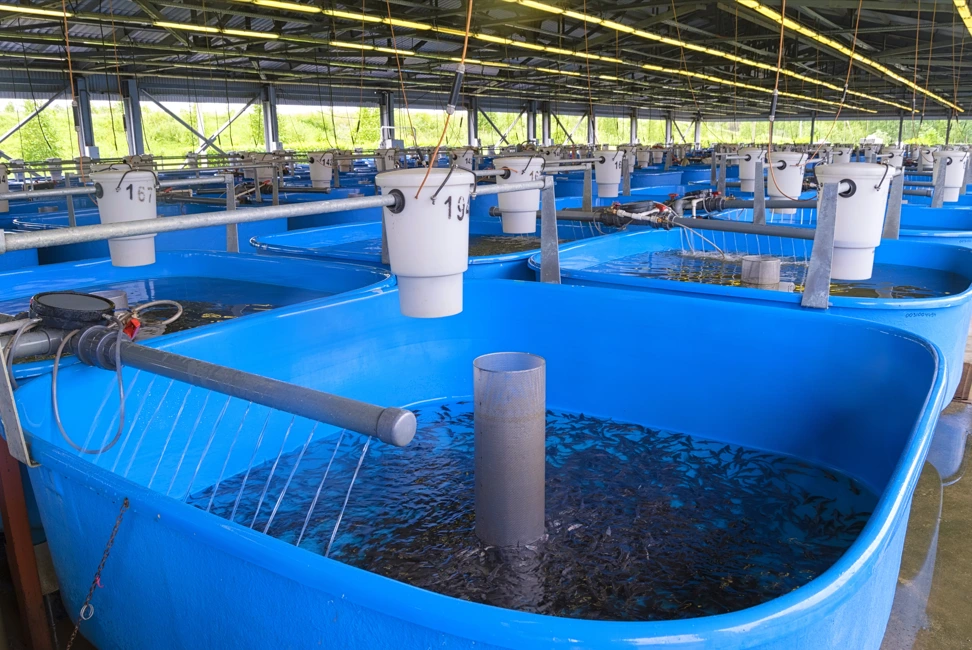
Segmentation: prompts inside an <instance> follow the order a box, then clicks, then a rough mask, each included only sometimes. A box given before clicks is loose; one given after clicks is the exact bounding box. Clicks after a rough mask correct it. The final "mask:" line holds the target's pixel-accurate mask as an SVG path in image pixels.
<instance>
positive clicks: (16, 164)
mask: <svg viewBox="0 0 972 650" xmlns="http://www.w3.org/2000/svg"><path fill="white" fill-rule="evenodd" d="M9 170H10V171H8V172H7V173H8V174H10V175H12V176H13V177H14V180H16V181H17V182H19V183H23V182H24V174H26V169H25V167H24V160H23V158H14V159H13V160H11V161H10V166H9Z"/></svg>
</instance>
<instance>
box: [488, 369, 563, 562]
mask: <svg viewBox="0 0 972 650" xmlns="http://www.w3.org/2000/svg"><path fill="white" fill-rule="evenodd" d="M473 401H474V405H475V406H474V432H475V468H476V469H475V502H476V536H477V537H479V539H480V540H482V541H483V543H485V544H487V545H490V546H501V547H502V546H507V547H509V546H523V545H526V544H531V543H533V542H536V541H537V540H538V539H540V538H541V537H542V536H543V532H544V506H545V495H544V484H545V479H546V477H545V467H546V454H545V450H544V442H545V431H546V361H544V359H543V358H542V357H538V356H536V355H533V354H526V353H522V352H498V353H495V354H486V355H483V356H481V357H477V358H476V359H475V360H474V361H473Z"/></svg>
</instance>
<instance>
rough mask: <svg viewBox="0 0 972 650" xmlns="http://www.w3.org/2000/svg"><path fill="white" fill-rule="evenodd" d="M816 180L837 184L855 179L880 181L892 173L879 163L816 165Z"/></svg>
mask: <svg viewBox="0 0 972 650" xmlns="http://www.w3.org/2000/svg"><path fill="white" fill-rule="evenodd" d="M814 169H815V171H816V174H817V179H818V180H821V181H824V182H826V183H837V182H840V181H842V180H845V179H850V180H853V181H856V180H857V179H868V180H875V181H877V180H880V179H881V178H883V177H888V178H890V177H891V176H892V174H893V173H894V172H893V171H892V170H891V169H890V168H889V167H888V166H887V165H882V164H880V163H848V162H839V163H830V164H828V165H817V166H816V167H815V168H814Z"/></svg>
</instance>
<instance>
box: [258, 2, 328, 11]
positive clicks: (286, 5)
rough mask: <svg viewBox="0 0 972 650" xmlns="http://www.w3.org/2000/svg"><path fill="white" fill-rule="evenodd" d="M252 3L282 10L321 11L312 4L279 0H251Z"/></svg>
mask: <svg viewBox="0 0 972 650" xmlns="http://www.w3.org/2000/svg"><path fill="white" fill-rule="evenodd" d="M253 4H255V5H259V6H261V7H273V8H274V9H283V10H284V11H300V12H303V13H308V14H319V13H321V10H320V8H319V7H315V6H313V5H302V4H300V3H297V2H281V0H253Z"/></svg>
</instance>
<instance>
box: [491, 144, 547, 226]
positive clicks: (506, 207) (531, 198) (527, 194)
mask: <svg viewBox="0 0 972 650" xmlns="http://www.w3.org/2000/svg"><path fill="white" fill-rule="evenodd" d="M493 166H494V167H496V169H498V170H500V169H505V170H508V171H509V172H510V173H509V176H508V177H507V178H504V177H503V176H497V177H496V183H497V184H498V185H508V184H509V183H524V182H527V181H538V180H540V179H541V178H543V158H541V157H540V156H504V157H501V158H494V159H493ZM496 198H497V200H498V201H499V209H500V212H501V213H502V214H503V232H505V233H507V234H517V235H524V234H529V233H534V232H536V231H537V210H539V209H540V190H522V191H520V192H506V193H504V194H499V195H497V197H496Z"/></svg>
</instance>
